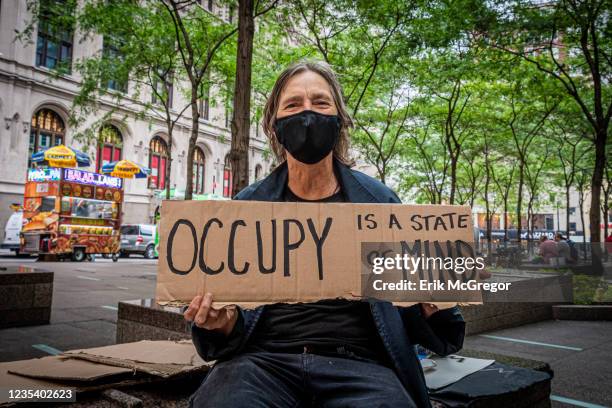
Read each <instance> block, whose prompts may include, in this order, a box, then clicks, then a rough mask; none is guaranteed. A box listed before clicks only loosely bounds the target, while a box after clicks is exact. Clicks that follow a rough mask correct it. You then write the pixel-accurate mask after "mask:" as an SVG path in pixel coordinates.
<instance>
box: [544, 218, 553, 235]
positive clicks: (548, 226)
mask: <svg viewBox="0 0 612 408" xmlns="http://www.w3.org/2000/svg"><path fill="white" fill-rule="evenodd" d="M544 224H545V225H544V228H545V229H546V230H547V231H552V230H554V229H555V220H554V219H553V217H552V216H549V215H547V216H545V218H544Z"/></svg>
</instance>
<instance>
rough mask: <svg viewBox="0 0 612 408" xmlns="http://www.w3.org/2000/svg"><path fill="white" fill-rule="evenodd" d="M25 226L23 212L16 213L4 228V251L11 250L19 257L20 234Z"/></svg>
mask: <svg viewBox="0 0 612 408" xmlns="http://www.w3.org/2000/svg"><path fill="white" fill-rule="evenodd" d="M22 225H23V211H15V212H14V213H13V214H12V215H11V216H10V218H9V219H8V221H7V223H6V226H5V227H4V240H3V241H2V244H0V248H2V249H10V250H11V251H13V252H15V255H19V233H20V232H21V227H22Z"/></svg>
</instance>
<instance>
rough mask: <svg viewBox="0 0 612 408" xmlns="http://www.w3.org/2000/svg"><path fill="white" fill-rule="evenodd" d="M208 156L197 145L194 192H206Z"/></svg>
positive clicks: (194, 162) (194, 160)
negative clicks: (205, 166) (205, 177)
mask: <svg viewBox="0 0 612 408" xmlns="http://www.w3.org/2000/svg"><path fill="white" fill-rule="evenodd" d="M205 163H206V158H205V157H204V152H203V151H202V149H200V148H199V147H197V146H196V148H195V150H194V151H193V193H194V194H204V165H205Z"/></svg>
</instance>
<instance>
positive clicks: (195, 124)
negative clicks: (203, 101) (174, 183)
mask: <svg viewBox="0 0 612 408" xmlns="http://www.w3.org/2000/svg"><path fill="white" fill-rule="evenodd" d="M197 96H198V87H197V86H195V87H193V86H192V89H191V135H190V136H189V148H188V149H187V183H186V184H185V200H191V199H192V198H193V152H194V151H195V147H196V143H197V142H198V133H199V130H200V111H199V110H198V99H197Z"/></svg>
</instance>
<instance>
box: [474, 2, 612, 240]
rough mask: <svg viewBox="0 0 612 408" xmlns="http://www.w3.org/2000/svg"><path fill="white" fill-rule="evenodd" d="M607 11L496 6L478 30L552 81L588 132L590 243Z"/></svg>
mask: <svg viewBox="0 0 612 408" xmlns="http://www.w3.org/2000/svg"><path fill="white" fill-rule="evenodd" d="M611 8H612V4H611V3H610V0H585V1H580V2H576V1H572V0H557V1H553V2H544V3H542V2H536V1H533V0H517V1H512V2H503V3H499V2H494V3H493V4H492V5H491V7H490V9H489V10H487V14H486V16H485V17H484V18H483V19H482V20H481V23H482V24H483V27H479V28H480V31H481V32H484V33H485V34H484V36H483V38H484V39H485V40H486V43H487V44H488V45H490V46H492V47H495V48H497V49H499V50H502V51H504V52H505V53H507V54H510V55H512V56H514V57H516V58H518V59H520V60H522V61H526V62H528V63H530V64H532V65H533V66H535V67H537V69H538V70H539V71H540V72H542V73H544V74H545V75H547V76H548V77H549V78H551V79H553V80H554V81H556V83H557V84H558V85H559V86H560V87H561V88H562V89H563V90H564V91H565V92H566V93H567V94H568V95H569V96H570V97H571V98H572V100H573V101H574V102H575V104H576V105H577V107H578V108H579V109H580V111H581V112H582V115H583V118H584V120H585V121H586V123H588V124H589V126H590V127H591V130H592V133H590V134H588V135H587V136H586V137H587V138H588V140H590V141H591V142H592V143H593V145H594V147H595V162H594V167H593V172H592V179H591V204H590V210H589V222H590V227H591V242H601V234H600V228H599V225H600V202H601V189H602V182H603V176H604V171H605V167H606V160H607V156H606V146H607V139H608V129H609V125H610V117H611V116H612V88H611V86H610V79H612V57H611V55H612V37H611V36H610V35H609V29H610V25H609V24H610V22H609V21H610V20H609V13H610V9H611ZM492 16H494V18H492ZM607 32H608V34H606V33H607Z"/></svg>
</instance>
